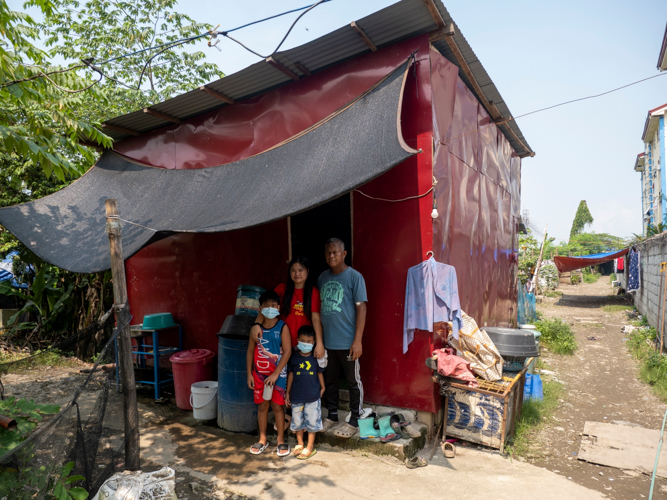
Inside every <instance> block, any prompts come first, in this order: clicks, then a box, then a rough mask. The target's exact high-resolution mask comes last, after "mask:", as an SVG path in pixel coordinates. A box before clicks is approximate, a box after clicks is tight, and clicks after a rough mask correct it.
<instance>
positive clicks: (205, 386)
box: [190, 381, 218, 420]
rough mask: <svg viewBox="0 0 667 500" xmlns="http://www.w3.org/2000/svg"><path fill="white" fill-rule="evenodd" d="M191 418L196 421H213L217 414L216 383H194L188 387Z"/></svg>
mask: <svg viewBox="0 0 667 500" xmlns="http://www.w3.org/2000/svg"><path fill="white" fill-rule="evenodd" d="M190 406H192V410H193V411H192V416H193V417H195V418H196V419H197V420H213V419H214V418H216V416H217V413H218V383H217V382H211V381H206V382H195V383H194V384H192V386H191V387H190Z"/></svg>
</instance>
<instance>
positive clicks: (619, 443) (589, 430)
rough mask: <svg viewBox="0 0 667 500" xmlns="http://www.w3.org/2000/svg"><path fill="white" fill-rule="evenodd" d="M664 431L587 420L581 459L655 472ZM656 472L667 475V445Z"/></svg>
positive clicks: (581, 447)
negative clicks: (661, 432)
mask: <svg viewBox="0 0 667 500" xmlns="http://www.w3.org/2000/svg"><path fill="white" fill-rule="evenodd" d="M659 440H660V431H659V430H657V429H646V428H644V427H630V426H626V425H616V424H605V423H602V422H586V423H585V424H584V434H583V437H582V438H581V446H580V448H579V456H578V458H579V460H584V461H586V462H591V463H594V464H600V465H607V466H609V467H615V468H617V469H623V470H636V471H638V472H642V473H644V474H651V473H653V466H654V464H655V455H656V453H657V452H658V441H659ZM656 475H657V476H660V477H663V478H667V447H663V448H662V450H661V452H660V460H659V461H658V470H657V471H656Z"/></svg>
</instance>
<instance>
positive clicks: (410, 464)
mask: <svg viewBox="0 0 667 500" xmlns="http://www.w3.org/2000/svg"><path fill="white" fill-rule="evenodd" d="M427 465H428V462H427V461H426V459H424V458H419V457H414V458H406V459H405V466H406V467H407V468H408V469H418V468H419V467H426V466H427Z"/></svg>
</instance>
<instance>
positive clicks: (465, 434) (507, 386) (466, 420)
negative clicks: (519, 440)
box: [446, 361, 530, 451]
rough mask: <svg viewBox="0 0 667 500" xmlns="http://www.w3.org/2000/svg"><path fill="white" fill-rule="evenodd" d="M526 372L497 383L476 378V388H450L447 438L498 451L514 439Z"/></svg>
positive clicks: (462, 386)
mask: <svg viewBox="0 0 667 500" xmlns="http://www.w3.org/2000/svg"><path fill="white" fill-rule="evenodd" d="M529 362H530V361H527V362H526V368H524V369H523V370H522V371H521V372H520V373H518V374H517V375H515V376H514V377H503V378H502V380H499V381H497V382H488V381H486V380H484V379H481V378H479V377H478V378H477V381H478V382H479V387H476V388H472V387H468V386H467V385H465V384H460V383H458V382H454V383H452V384H451V390H450V396H449V402H448V406H447V432H446V434H447V437H448V438H459V439H463V440H465V441H470V442H471V443H477V444H481V445H484V446H489V447H491V448H496V449H498V450H501V451H502V450H503V448H504V446H505V442H506V441H507V439H509V438H510V437H512V436H513V435H514V424H515V422H516V420H518V418H519V417H520V416H521V405H522V404H523V387H524V385H525V383H526V377H525V374H526V370H527V367H528V364H529Z"/></svg>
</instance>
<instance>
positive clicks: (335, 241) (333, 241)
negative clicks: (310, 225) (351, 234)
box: [324, 238, 345, 251]
mask: <svg viewBox="0 0 667 500" xmlns="http://www.w3.org/2000/svg"><path fill="white" fill-rule="evenodd" d="M329 245H340V248H341V250H343V251H345V243H343V240H341V239H340V238H329V239H328V240H327V242H326V243H325V244H324V249H325V250H326V249H327V248H328V247H329Z"/></svg>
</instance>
